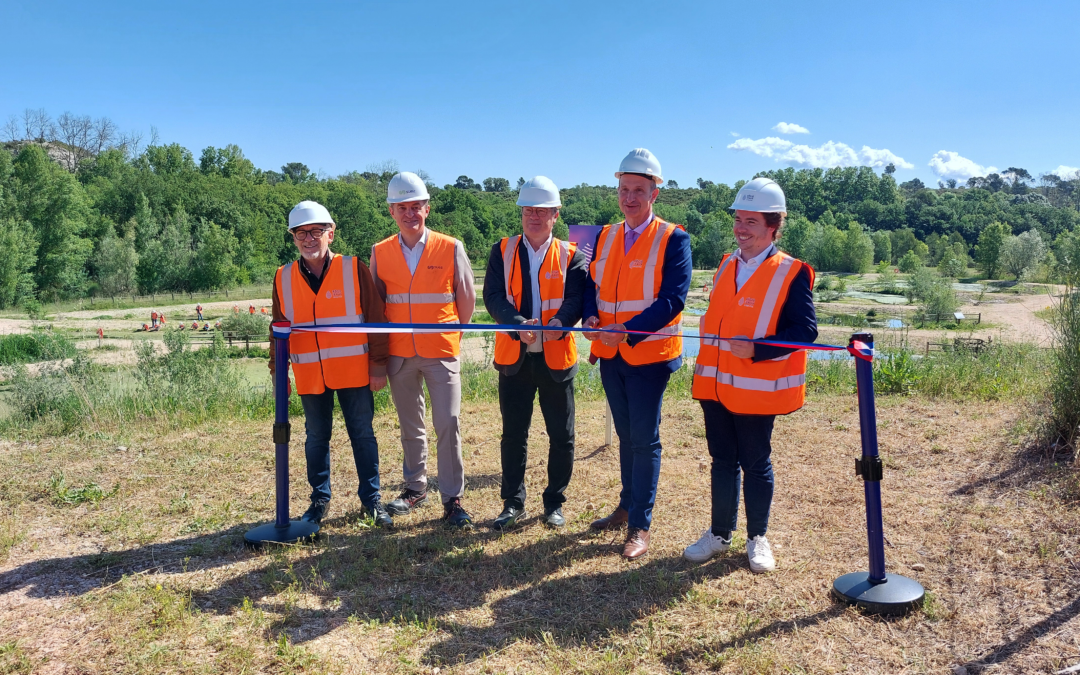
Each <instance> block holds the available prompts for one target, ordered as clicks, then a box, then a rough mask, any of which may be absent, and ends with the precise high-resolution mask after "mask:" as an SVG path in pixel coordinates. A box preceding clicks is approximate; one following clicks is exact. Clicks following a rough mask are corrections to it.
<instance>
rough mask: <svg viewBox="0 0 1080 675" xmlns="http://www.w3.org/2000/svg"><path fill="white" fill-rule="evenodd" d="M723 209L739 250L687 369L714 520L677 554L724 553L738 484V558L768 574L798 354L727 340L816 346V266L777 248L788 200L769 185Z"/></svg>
mask: <svg viewBox="0 0 1080 675" xmlns="http://www.w3.org/2000/svg"><path fill="white" fill-rule="evenodd" d="M731 208H732V209H735V222H734V226H733V230H734V233H735V241H736V243H737V244H738V247H739V248H738V250H736V251H735V252H734V253H729V254H727V255H725V256H724V257H723V259H722V260H721V261H720V267H719V269H717V271H716V275H715V276H714V278H713V292H712V296H711V297H710V298H709V309H708V311H707V312H706V313H705V316H704V317H703V318H702V321H701V352H700V353H699V354H698V357H697V366H696V367H695V368H694V387H693V396H694V398H695V399H698V400H699V401H700V402H701V410H702V412H703V413H704V415H705V439H706V441H707V442H708V444H709V454H710V455H711V456H712V471H711V477H712V522H711V526H710V527H709V528H708V529H706V530H705V531H704V532H702V534H701V538H700V539H698V540H697V542H695V543H693V544H691V545H690V546H688V547H686V550H685V551H683V557H685V558H686V559H687V560H690V561H692V562H705V561H706V560H708V559H709V558H711V557H713V556H714V555H717V554H719V553H724V552H726V551H727V550H728V549H729V548H730V547H731V533H732V531H733V530H734V529H735V525H736V520H737V517H738V513H739V484H740V478H741V482H742V491H743V496H744V500H743V502H744V504H745V505H746V554H747V557H748V558H749V561H750V570H751V571H752V572H758V573H760V572H769V571H772V570H773V569H775V568H776V561H775V559H774V557H773V554H772V547H771V546H770V545H769V540H768V539H767V538H766V537H765V530H766V529H767V527H768V524H769V509H770V507H771V505H772V497H773V470H772V462H771V461H770V459H769V458H770V455H771V454H772V442H771V439H772V430H773V421H774V420H775V418H776V416H777V415H786V414H788V413H791V412H794V411H796V410H798V409H799V408H801V407H802V405H803V399H804V396H805V391H806V352H805V351H801V350H800V351H794V350H791V349H787V348H783V347H775V346H770V345H763V344H755V343H753V342H748V341H746V340H745V339H744V340H737V339H733V338H751V339H760V338H771V339H773V340H782V341H788V342H813V341H814V340H816V339H817V317H816V315H815V312H814V298H813V294H812V292H811V289H813V287H814V270H813V269H812V268H811V267H810V266H809V265H807V264H806V263H804V262H801V261H799V260H796V259H794V258H792V257H791V256H789V255H787V254H786V253H782V252H781V251H779V250H778V249H777V248H776V243H775V241H776V239H777V237H778V236H779V233H780V228H781V227H783V224H784V216H785V215H786V212H787V202H786V200H785V198H784V192H783V190H781V189H780V186H779V185H777V184H776V183H775V182H773V181H771V180H769V179H768V178H755V179H754V180H752V181H750V182H749V183H747V184H746V185H744V186H742V188H741V189H740V190H739V193H738V194H737V195H736V196H735V203H734V204H732V206H731ZM740 470H741V473H742V474H745V477H740Z"/></svg>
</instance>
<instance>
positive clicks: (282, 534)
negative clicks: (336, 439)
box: [244, 322, 319, 546]
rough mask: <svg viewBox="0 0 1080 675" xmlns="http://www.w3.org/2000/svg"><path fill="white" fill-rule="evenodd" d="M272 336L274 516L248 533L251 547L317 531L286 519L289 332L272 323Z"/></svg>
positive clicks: (294, 539) (282, 325) (285, 541)
mask: <svg viewBox="0 0 1080 675" xmlns="http://www.w3.org/2000/svg"><path fill="white" fill-rule="evenodd" d="M272 332H273V335H274V338H275V340H274V363H275V364H276V368H275V371H274V473H275V486H274V487H275V492H276V499H275V501H276V504H277V513H276V516H275V519H274V522H273V523H267V524H265V525H259V526H258V527H255V528H253V529H251V530H248V532H247V534H245V535H244V541H245V542H247V543H248V544H250V545H252V546H262V545H263V544H295V543H297V542H300V541H303V540H305V539H310V538H312V537H313V536H315V534H316V533H317V532H318V531H319V526H318V525H317V524H315V523H308V522H304V521H301V520H291V519H290V518H289V430H290V426H289V332H290V327H289V324H287V323H284V322H282V323H275V324H274V325H273V327H272Z"/></svg>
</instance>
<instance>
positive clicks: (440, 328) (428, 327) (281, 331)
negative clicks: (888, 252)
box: [271, 321, 874, 361]
mask: <svg viewBox="0 0 1080 675" xmlns="http://www.w3.org/2000/svg"><path fill="white" fill-rule="evenodd" d="M271 330H272V332H273V335H274V337H275V338H281V339H285V338H287V337H289V333H290V332H291V331H296V332H298V333H389V334H402V333H405V334H424V333H457V332H462V333H490V332H495V333H510V332H518V331H530V332H534V331H555V332H558V333H618V334H623V335H656V333H653V332H651V331H643V330H625V329H623V330H615V329H611V328H585V327H583V326H540V325H527V324H498V323H362V324H350V325H334V324H328V325H323V326H291V325H289V323H288V322H285V321H281V322H275V323H274V324H273V325H272V328H271ZM681 335H682V337H684V338H688V339H691V340H692V339H695V338H696V339H699V340H700V339H701V338H702V336H701V335H694V334H685V333H684V334H681ZM724 339H725V340H729V341H730V340H739V341H742V342H753V343H754V344H757V345H767V346H769V347H784V348H787V349H806V350H818V351H827V352H835V351H846V352H848V353H849V354H851V355H852V356H854V357H855V358H857V359H862V360H863V361H873V360H874V349H873V348H872V347H870V346H869V345H867V344H866V343H865V342H862V341H859V340H853V341H852V343H851V344H850V345H848V346H847V347H842V346H840V345H826V344H821V343H818V342H793V341H790V340H773V339H769V338H759V339H751V338H742V337H726V338H724Z"/></svg>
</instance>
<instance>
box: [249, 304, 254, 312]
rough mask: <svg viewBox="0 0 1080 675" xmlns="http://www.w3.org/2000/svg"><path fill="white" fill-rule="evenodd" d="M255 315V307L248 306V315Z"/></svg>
mask: <svg viewBox="0 0 1080 675" xmlns="http://www.w3.org/2000/svg"><path fill="white" fill-rule="evenodd" d="M254 313H255V305H248V314H254Z"/></svg>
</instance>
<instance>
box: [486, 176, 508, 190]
mask: <svg viewBox="0 0 1080 675" xmlns="http://www.w3.org/2000/svg"><path fill="white" fill-rule="evenodd" d="M509 191H510V181H508V180H506V179H505V178H485V179H484V192H509Z"/></svg>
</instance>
